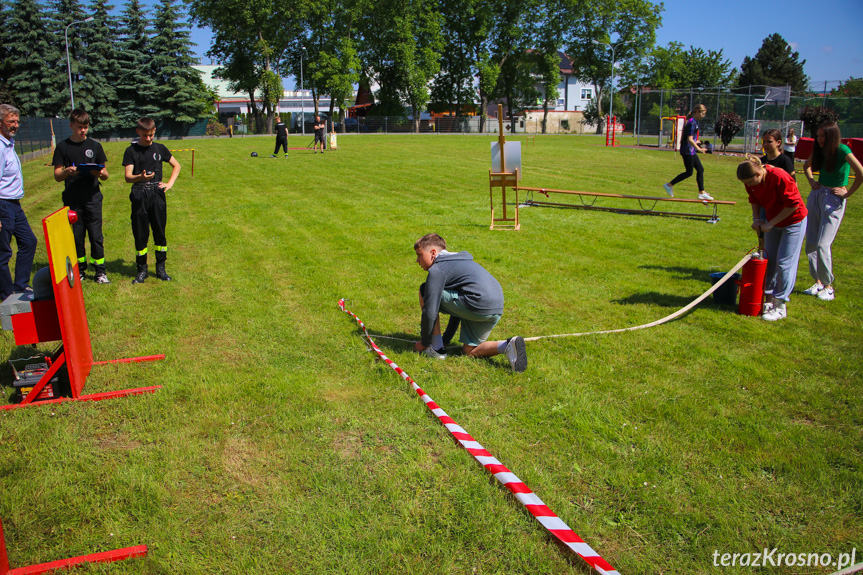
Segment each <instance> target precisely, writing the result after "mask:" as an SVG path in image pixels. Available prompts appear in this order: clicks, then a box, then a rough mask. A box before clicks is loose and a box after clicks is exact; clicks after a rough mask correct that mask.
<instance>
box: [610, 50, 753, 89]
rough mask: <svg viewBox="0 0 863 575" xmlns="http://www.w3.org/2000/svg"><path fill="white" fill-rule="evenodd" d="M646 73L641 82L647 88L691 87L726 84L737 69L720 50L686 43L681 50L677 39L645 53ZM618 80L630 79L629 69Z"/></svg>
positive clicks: (631, 75)
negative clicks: (646, 54)
mask: <svg viewBox="0 0 863 575" xmlns="http://www.w3.org/2000/svg"><path fill="white" fill-rule="evenodd" d="M646 68H647V71H648V73H647V76H646V77H642V82H644V83H645V84H647V85H648V86H650V87H651V88H662V89H671V88H693V87H716V86H723V87H724V86H730V85H732V84H736V82H737V76H736V75H737V71H736V69H734V67H733V66H732V65H731V60H728V59H723V54H722V50H721V49H720V50H719V51H718V52H717V51H715V50H707V51H705V50H704V49H702V48H696V47H694V46H690V47H689V50H685V49H684V47H683V44H681V43H680V42H669V44H668V46H657V47H655V48H654V49H653V50H651V52H650V54H649V55H648V57H647V66H646ZM621 78H622V81H624V82H627V83H634V74H633V70H632V69H627V70H625V71H624V73H623V74H622V75H621Z"/></svg>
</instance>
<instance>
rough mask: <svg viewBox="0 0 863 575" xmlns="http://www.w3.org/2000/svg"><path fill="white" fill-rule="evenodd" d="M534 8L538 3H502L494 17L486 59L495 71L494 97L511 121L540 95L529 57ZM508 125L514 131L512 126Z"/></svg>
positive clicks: (525, 0)
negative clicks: (489, 50) (516, 112)
mask: <svg viewBox="0 0 863 575" xmlns="http://www.w3.org/2000/svg"><path fill="white" fill-rule="evenodd" d="M537 6H538V1H537V0H502V2H501V3H500V4H499V5H498V6H497V9H498V11H497V12H496V14H495V16H494V17H495V20H494V26H493V28H492V32H491V42H490V49H491V57H490V59H489V64H491V66H493V67H494V68H496V70H497V82H496V84H495V87H494V92H493V96H494V97H498V98H501V99H503V100H504V101H505V102H506V115H507V117H510V118H511V117H512V116H513V113H514V112H515V111H517V110H518V109H519V108H521V107H524V106H525V105H526V104H527V103H528V102H531V101H532V102H535V101H536V99H537V97H538V96H539V92H538V91H537V90H536V82H535V81H534V78H533V71H534V69H533V64H534V62H532V61H531V55H530V50H532V49H533V47H534V45H533V44H534V32H535V30H536V28H535V26H534V25H533V24H534V21H533V20H532V18H533V17H534V16H535V15H534V11H535V10H536V9H537ZM494 68H493V69H494ZM511 126H512V130H513V131H514V130H515V124H514V123H513V124H511Z"/></svg>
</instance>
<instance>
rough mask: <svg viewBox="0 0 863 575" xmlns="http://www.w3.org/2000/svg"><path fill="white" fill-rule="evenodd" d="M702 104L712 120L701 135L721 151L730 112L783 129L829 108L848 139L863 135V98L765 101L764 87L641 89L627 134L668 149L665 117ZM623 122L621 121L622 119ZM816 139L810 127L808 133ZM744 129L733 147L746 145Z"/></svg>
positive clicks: (630, 101) (631, 104) (632, 101)
mask: <svg viewBox="0 0 863 575" xmlns="http://www.w3.org/2000/svg"><path fill="white" fill-rule="evenodd" d="M698 104H704V105H705V106H707V116H705V118H704V119H703V120H702V121H700V122H699V126H700V127H701V137H702V138H704V139H710V140H711V141H713V144H714V146H715V147H721V145H722V143H721V142H720V141H719V138H718V136H717V135H716V134H715V133H714V129H713V126H714V124H715V123H716V119H717V118H718V117H719V116H720V115H721V114H724V113H726V112H735V113H736V114H737V115H738V116H740V117H741V119H743V120H744V122H749V121H762V122H763V123H764V125H767V124H770V125H771V126H772V125H781V124H787V123H788V122H791V121H797V120H799V119H800V113H801V112H802V110H803V108H804V107H806V106H823V107H825V108H830V109H833V110H835V111H836V112H837V113H838V114H839V122H838V123H839V128H840V129H841V131H842V137H843V138H858V137H863V98H837V97H834V96H830V95H824V94H818V95H811V94H810V95H800V96H795V95H793V94H792V95H791V96H790V97H788V98H787V99H784V100H782V101H770V99H768V98H765V90H764V88H763V87H762V88H760V89H755V87H753V88H752V89H749V90H747V92H746V93H742V94H741V93H736V92H733V91H731V90H729V89H724V88H690V89H687V90H653V89H648V88H639V89H638V90H637V92H636V94H634V95H633V96H631V97H628V98H627V110H626V113H625V115H624V117H623V118H622V121H623V122H624V123H625V124H626V127H627V131H630V129H631V130H632V132H633V133H634V134H635V135H636V136H637V140H636V141H637V142H638V144H639V145H647V146H667V145H668V144H669V141H670V134H669V132H668V131H667V130H663V129H662V122H661V119H662V118H667V117H672V116H678V115H679V116H685V115H687V114H688V113H689V111H690V110H692V108H693V107H695V106H696V105H698ZM618 119H619V120H620V119H621V118H618ZM797 135H798V136H810V135H811V134H810V133H809V129H808V128H807V129H806V133H805V134H799V133H798V134H797ZM743 138H744V134H743V128H741V130H740V133H739V134H738V135H737V136H736V138H735V140H734V141H733V142H732V144H731V145H730V146H729V149H732V150H734V149H737V148H740V149H741V150H742V147H743Z"/></svg>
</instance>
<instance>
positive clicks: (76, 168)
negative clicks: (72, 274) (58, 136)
mask: <svg viewBox="0 0 863 575" xmlns="http://www.w3.org/2000/svg"><path fill="white" fill-rule="evenodd" d="M69 127H70V128H71V129H72V135H71V136H69V137H68V138H66V139H65V140H63V141H62V142H60V143H59V144H57V148H56V149H55V150H54V158H53V160H52V162H51V163H52V164H53V166H54V180H55V181H57V182H65V183H66V187H65V189H64V190H63V205H64V206H69V209H70V210H72V211H74V212H76V213H77V214H78V221H77V222H75V223H74V224H72V233H73V234H74V235H75V249H76V250H77V252H78V273H79V274H80V275H81V280H82V281H83V280H84V277H85V273H84V272H85V271H86V270H87V248H86V247H85V245H84V237H85V235H86V236H90V263H92V264H93V267H94V268H95V270H96V275H95V277H94V279H95V280H96V283H97V284H109V283H111V280H109V279H108V274H107V273H105V247H104V244H103V240H104V239H103V237H102V192H101V191H100V190H99V180H102V181H105V180H107V179H108V169H107V168H106V167H105V163H106V162H107V158H106V156H105V151H104V150H103V149H102V144H100V143H99V142H96V141H93V140H91V139H88V138H87V132H88V131H89V129H90V114H88V113H87V112H86V111H84V110H82V109H81V108H76V109H74V110H72V114H70V115H69ZM93 164H97V165H98V164H101V166H102V167H101V168H99V167H97V166H93Z"/></svg>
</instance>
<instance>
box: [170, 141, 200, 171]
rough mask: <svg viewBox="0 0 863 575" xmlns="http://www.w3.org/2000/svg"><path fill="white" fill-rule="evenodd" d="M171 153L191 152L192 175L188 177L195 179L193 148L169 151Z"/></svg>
mask: <svg viewBox="0 0 863 575" xmlns="http://www.w3.org/2000/svg"><path fill="white" fill-rule="evenodd" d="M171 152H192V175H191V176H190V177H192V178H194V177H195V148H184V149H182V150H171Z"/></svg>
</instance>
